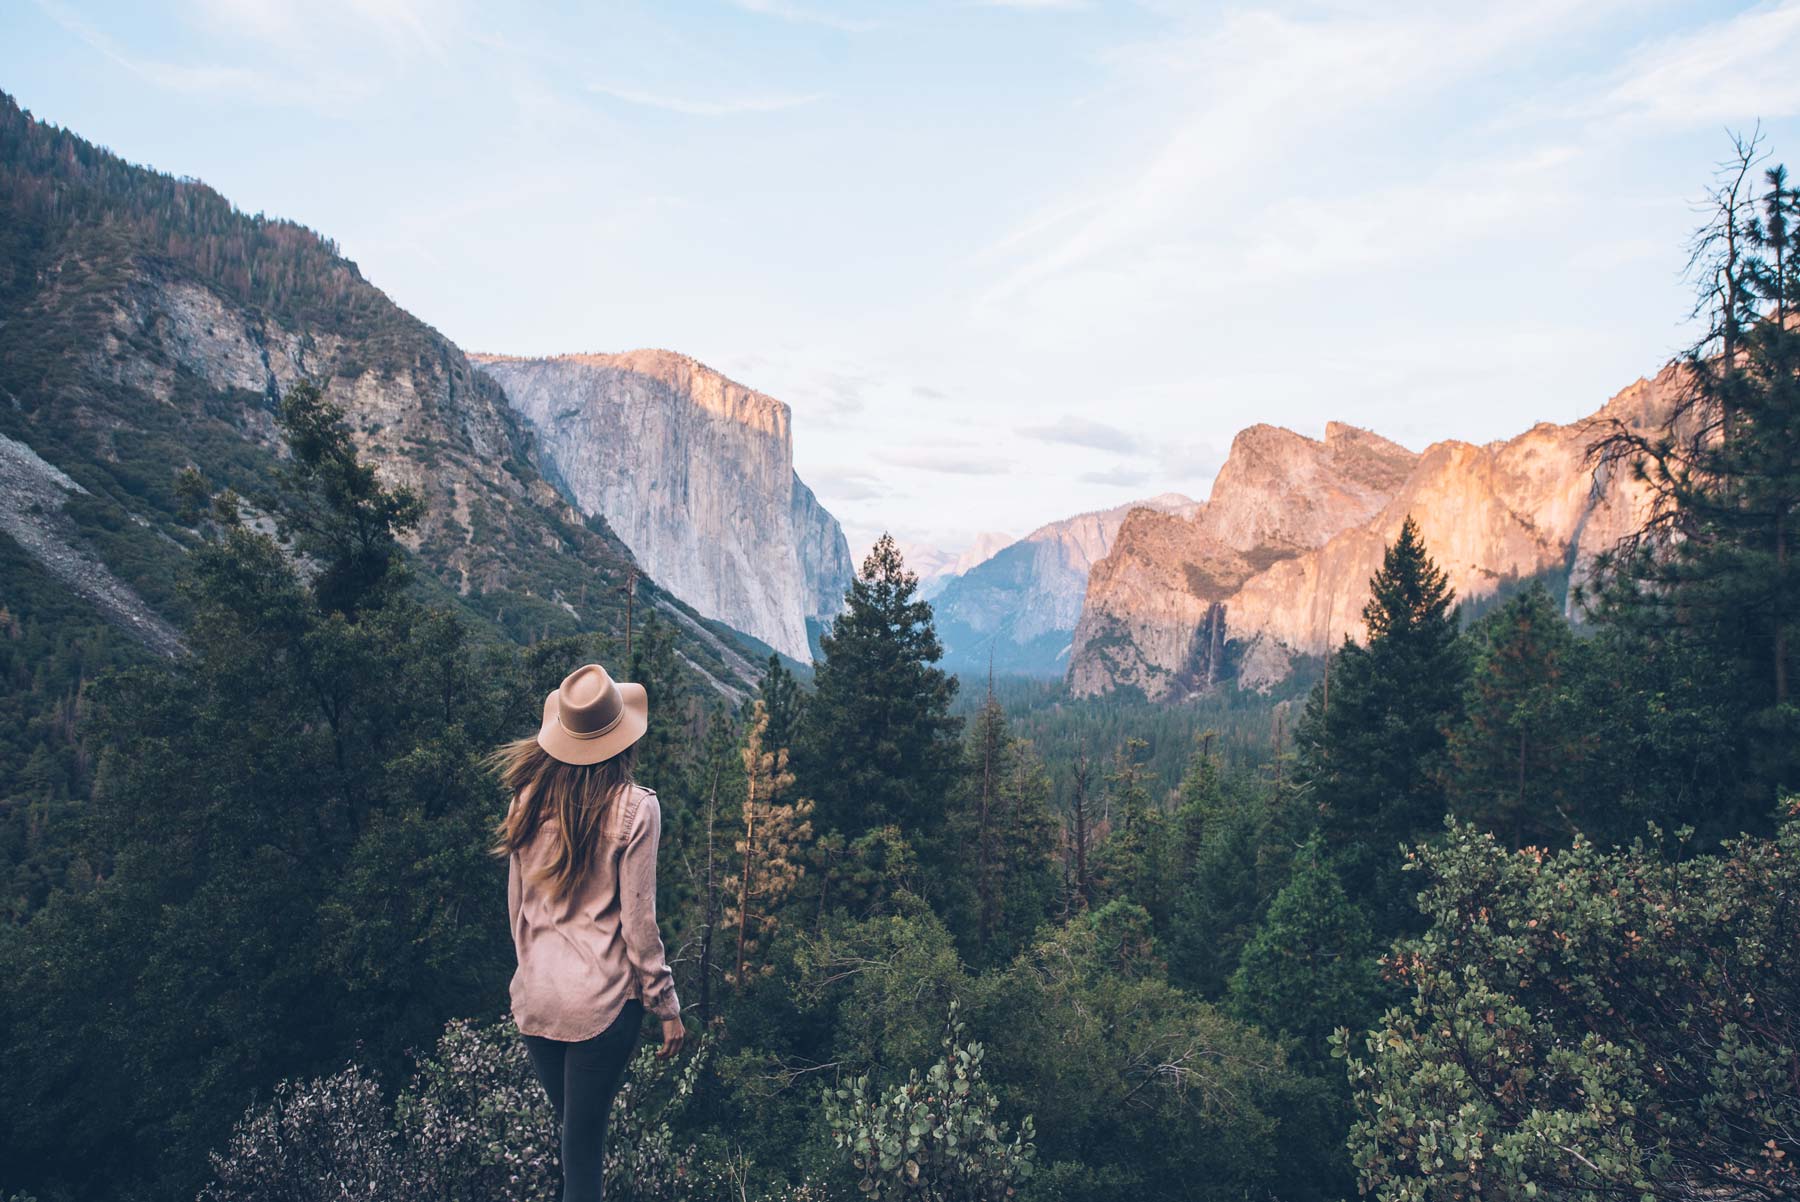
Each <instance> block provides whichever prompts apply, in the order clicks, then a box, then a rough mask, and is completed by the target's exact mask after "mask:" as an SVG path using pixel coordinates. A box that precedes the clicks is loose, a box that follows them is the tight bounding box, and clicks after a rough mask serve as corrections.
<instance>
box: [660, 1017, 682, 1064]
mask: <svg viewBox="0 0 1800 1202" xmlns="http://www.w3.org/2000/svg"><path fill="white" fill-rule="evenodd" d="M686 1042H687V1028H686V1027H684V1026H682V1025H681V1019H680V1018H679V1017H676V1018H665V1019H663V1045H662V1047H661V1049H660V1050H658V1051H657V1053H656V1058H657V1059H658V1060H667V1059H668V1058H669V1057H671V1056H673V1055H675V1054H676V1053H677V1052H679V1051H681V1045H682V1044H683V1043H686Z"/></svg>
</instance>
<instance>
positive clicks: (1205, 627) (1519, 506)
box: [1070, 368, 1680, 699]
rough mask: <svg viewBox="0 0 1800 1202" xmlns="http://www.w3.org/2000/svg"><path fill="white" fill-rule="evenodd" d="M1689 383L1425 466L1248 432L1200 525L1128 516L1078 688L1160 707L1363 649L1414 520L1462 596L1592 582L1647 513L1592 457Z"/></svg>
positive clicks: (1097, 604)
mask: <svg viewBox="0 0 1800 1202" xmlns="http://www.w3.org/2000/svg"><path fill="white" fill-rule="evenodd" d="M1679 386H1680V379H1679V372H1678V371H1677V370H1676V369H1675V368H1669V369H1666V370H1664V371H1663V372H1662V373H1661V374H1660V375H1658V376H1657V377H1656V378H1655V379H1654V380H1639V381H1638V382H1637V383H1635V384H1633V385H1632V386H1631V387H1629V388H1627V389H1625V390H1624V391H1623V392H1621V393H1619V394H1618V395H1617V396H1615V397H1614V398H1613V399H1612V400H1610V401H1609V402H1607V404H1606V405H1605V406H1604V407H1603V408H1602V409H1601V410H1600V411H1599V412H1598V413H1596V414H1593V415H1591V416H1590V417H1588V418H1585V419H1583V420H1581V421H1578V422H1572V423H1570V424H1568V425H1560V426H1559V425H1556V424H1554V423H1551V422H1540V423H1539V424H1537V425H1535V426H1533V427H1532V428H1531V429H1529V430H1527V431H1525V432H1524V433H1523V434H1520V435H1518V436H1516V437H1514V438H1510V439H1501V440H1497V441H1494V442H1490V443H1487V444H1486V445H1484V446H1475V445H1473V444H1471V443H1466V442H1458V441H1454V440H1452V441H1445V442H1439V443H1434V444H1432V445H1431V446H1429V447H1427V448H1426V449H1425V451H1424V452H1423V453H1421V454H1417V455H1415V454H1413V453H1412V452H1410V451H1407V450H1406V449H1405V448H1403V447H1399V446H1397V445H1395V444H1394V443H1391V442H1388V441H1387V440H1385V439H1382V438H1380V437H1378V436H1376V435H1374V434H1370V433H1369V432H1367V431H1364V430H1357V429H1355V428H1353V427H1348V426H1343V425H1340V424H1339V423H1335V422H1333V423H1331V424H1329V425H1328V426H1327V427H1326V435H1325V440H1324V441H1323V442H1315V441H1313V440H1311V439H1307V438H1303V437H1302V436H1300V435H1298V434H1294V433H1292V432H1290V431H1287V430H1279V429H1276V428H1274V427H1270V426H1254V427H1251V428H1250V429H1249V430H1246V431H1244V432H1243V433H1242V434H1240V435H1239V436H1238V438H1237V440H1236V441H1235V442H1234V443H1233V445H1232V451H1231V457H1230V459H1229V460H1228V461H1227V462H1226V464H1225V466H1224V467H1223V468H1222V469H1221V470H1220V472H1219V476H1218V479H1217V481H1216V482H1215V483H1214V486H1213V492H1212V496H1211V498H1210V499H1209V500H1208V501H1207V502H1206V504H1205V506H1204V507H1203V508H1202V509H1201V510H1200V512H1198V513H1197V514H1195V515H1194V516H1193V517H1191V518H1186V519H1182V518H1174V517H1170V516H1169V515H1165V514H1156V513H1150V512H1145V511H1140V512H1136V513H1133V514H1132V515H1131V516H1130V517H1129V518H1127V519H1126V521H1125V524H1124V525H1123V527H1122V528H1121V529H1120V531H1119V535H1118V538H1117V539H1115V540H1114V544H1113V548H1112V551H1111V553H1110V554H1109V555H1108V556H1107V557H1106V558H1105V559H1104V560H1102V561H1101V562H1100V563H1097V564H1096V565H1094V570H1093V572H1092V573H1091V574H1090V576H1089V581H1088V592H1087V598H1086V601H1085V603H1084V606H1083V610H1082V617H1081V624H1080V626H1079V627H1078V629H1077V631H1076V637H1075V651H1074V657H1073V662H1072V663H1071V665H1070V684H1071V687H1072V688H1073V690H1074V692H1075V693H1076V694H1077V695H1080V696H1094V695H1097V694H1101V693H1106V692H1110V691H1112V690H1114V689H1119V688H1125V687H1134V688H1137V689H1140V690H1142V691H1143V693H1144V694H1145V695H1146V696H1148V697H1150V698H1152V699H1169V698H1178V697H1181V696H1186V695H1191V694H1193V693H1197V692H1204V691H1206V690H1207V689H1210V688H1214V687H1217V686H1218V685H1219V684H1220V683H1222V682H1223V681H1224V680H1227V679H1231V680H1235V681H1236V683H1237V684H1238V685H1239V686H1240V687H1246V688H1266V687H1268V686H1269V685H1271V684H1273V683H1276V682H1278V681H1280V680H1282V679H1284V678H1285V677H1286V676H1287V674H1288V672H1289V669H1290V660H1291V657H1292V656H1293V655H1294V654H1312V655H1317V654H1322V653H1323V652H1324V650H1325V648H1326V646H1327V645H1328V644H1335V643H1337V642H1339V641H1341V640H1342V639H1343V638H1344V637H1345V636H1349V637H1350V638H1352V639H1355V640H1356V641H1358V642H1361V641H1363V639H1364V638H1365V637H1366V631H1365V629H1364V626H1363V621H1362V609H1363V606H1364V605H1365V604H1366V603H1367V602H1368V599H1369V578H1370V577H1371V576H1373V575H1374V574H1375V572H1376V570H1377V569H1378V568H1379V567H1380V566H1381V560H1382V554H1383V552H1384V550H1385V548H1386V547H1387V546H1388V544H1390V543H1392V542H1393V540H1394V538H1395V537H1396V536H1397V535H1398V533H1399V531H1400V527H1401V525H1402V523H1404V521H1405V520H1406V517H1407V515H1409V514H1410V515H1411V516H1412V517H1413V519H1414V520H1415V521H1417V522H1418V524H1419V529H1420V532H1421V534H1422V535H1423V538H1424V541H1425V545H1426V547H1427V549H1428V550H1429V552H1430V554H1431V557H1432V558H1433V559H1434V560H1435V561H1436V562H1437V564H1438V565H1439V566H1440V567H1441V568H1443V569H1444V571H1445V572H1446V574H1447V575H1448V577H1449V581H1450V584H1451V586H1452V587H1453V588H1454V589H1455V590H1456V594H1457V596H1458V597H1459V598H1460V599H1463V600H1468V601H1475V600H1480V599H1481V598H1484V597H1487V596H1491V595H1492V594H1493V593H1494V592H1495V591H1496V590H1497V589H1498V588H1499V587H1500V586H1501V585H1503V584H1505V583H1506V582H1508V581H1516V580H1521V579H1525V578H1528V577H1532V576H1537V575H1541V574H1546V573H1554V572H1557V571H1560V570H1566V571H1568V572H1569V576H1570V580H1571V582H1578V581H1580V580H1583V579H1585V578H1586V577H1587V575H1588V574H1589V572H1590V571H1591V568H1592V564H1593V562H1594V557H1595V556H1596V555H1597V554H1599V553H1600V552H1601V551H1604V550H1606V549H1608V548H1609V547H1611V546H1613V545H1614V544H1615V543H1616V542H1617V541H1618V540H1619V539H1620V538H1621V537H1623V536H1624V535H1626V534H1627V533H1629V532H1630V531H1632V530H1633V529H1636V528H1637V526H1638V525H1639V524H1640V523H1641V521H1642V519H1643V517H1644V514H1645V512H1646V507H1647V505H1648V496H1647V494H1646V492H1645V490H1644V488H1643V486H1642V485H1640V484H1638V483H1636V482H1634V481H1632V480H1631V479H1630V478H1629V476H1628V474H1627V473H1626V472H1625V471H1623V470H1622V469H1617V468H1601V469H1600V470H1598V471H1596V470H1595V468H1594V466H1593V465H1592V464H1591V463H1590V462H1589V460H1588V456H1587V449H1588V446H1589V444H1590V443H1592V442H1593V440H1594V439H1595V438H1596V437H1597V436H1598V435H1599V433H1600V432H1601V429H1602V426H1603V424H1604V423H1605V421H1606V420H1607V419H1617V420H1619V421H1621V422H1624V423H1625V424H1627V425H1629V426H1633V427H1636V428H1639V429H1647V428H1650V427H1652V426H1654V425H1655V424H1657V423H1658V422H1660V421H1661V420H1662V418H1663V416H1664V415H1665V414H1666V413H1667V412H1668V409H1669V406H1670V405H1671V404H1672V403H1673V401H1674V398H1675V396H1676V392H1677V390H1678V388H1679ZM1570 616H1571V617H1577V616H1579V615H1577V614H1575V613H1573V612H1571V614H1570Z"/></svg>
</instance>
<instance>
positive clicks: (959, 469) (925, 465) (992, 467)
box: [877, 447, 1012, 476]
mask: <svg viewBox="0 0 1800 1202" xmlns="http://www.w3.org/2000/svg"><path fill="white" fill-rule="evenodd" d="M877 458H879V459H880V460H881V461H882V462H883V463H891V464H893V465H894V466H895V467H910V468H915V469H917V470H919V471H923V472H942V473H943V474H945V475H950V476H1002V475H1005V474H1006V473H1007V472H1010V471H1011V470H1012V464H1010V463H1008V462H1007V461H1005V460H1004V459H996V458H993V457H992V456H988V455H979V454H969V453H968V452H965V451H955V450H946V449H940V448H937V447H898V448H895V449H893V450H890V451H882V452H880V453H879V454H878V455H877Z"/></svg>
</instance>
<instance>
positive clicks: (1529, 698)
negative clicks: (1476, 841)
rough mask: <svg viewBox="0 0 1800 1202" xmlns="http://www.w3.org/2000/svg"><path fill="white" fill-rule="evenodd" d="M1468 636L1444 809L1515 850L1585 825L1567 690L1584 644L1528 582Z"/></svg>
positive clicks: (1579, 734)
mask: <svg viewBox="0 0 1800 1202" xmlns="http://www.w3.org/2000/svg"><path fill="white" fill-rule="evenodd" d="M1474 633H1475V637H1474V640H1473V641H1474V642H1475V653H1474V665H1473V668H1472V670H1471V672H1470V678H1469V692H1468V698H1467V701H1466V714H1467V716H1466V719H1465V721H1463V722H1462V723H1461V724H1460V725H1459V726H1457V727H1456V729H1455V730H1454V731H1452V732H1451V736H1450V744H1449V750H1450V760H1451V764H1452V778H1453V786H1452V789H1453V794H1454V796H1453V805H1452V808H1453V809H1454V810H1455V811H1456V813H1457V815H1458V816H1459V817H1461V818H1462V819H1464V820H1465V821H1470V822H1475V823H1477V824H1478V825H1480V826H1482V827H1484V828H1485V829H1487V830H1491V831H1493V832H1494V833H1495V834H1497V835H1499V836H1500V837H1501V838H1503V839H1505V840H1506V841H1507V842H1508V843H1509V844H1510V845H1511V846H1513V847H1524V846H1526V845H1527V844H1528V843H1530V844H1537V845H1540V846H1547V845H1549V844H1552V843H1557V842H1564V841H1566V840H1567V839H1568V838H1569V837H1570V836H1571V835H1573V833H1574V832H1575V830H1576V829H1577V827H1585V826H1586V825H1587V824H1586V823H1585V821H1584V819H1585V815H1583V814H1582V813H1581V812H1580V811H1581V806H1582V803H1583V801H1584V797H1583V794H1582V790H1581V787H1580V786H1581V775H1580V773H1581V765H1582V763H1583V762H1584V760H1585V759H1586V751H1587V748H1586V744H1587V743H1588V742H1589V740H1588V737H1587V734H1586V730H1587V727H1586V724H1585V722H1584V721H1583V720H1582V719H1583V716H1582V715H1581V714H1580V713H1579V712H1577V706H1578V701H1577V694H1576V693H1575V692H1574V691H1573V689H1572V688H1571V685H1572V684H1573V683H1574V681H1573V680H1572V677H1573V676H1574V675H1575V674H1576V673H1578V672H1579V671H1580V666H1579V664H1578V662H1577V660H1578V657H1579V656H1580V653H1581V650H1582V649H1581V648H1580V647H1579V646H1578V645H1577V643H1576V641H1575V635H1574V632H1572V631H1571V630H1570V629H1569V624H1568V622H1567V621H1566V620H1565V619H1564V618H1563V616H1562V612H1561V611H1560V610H1559V609H1558V608H1557V605H1556V602H1555V601H1554V600H1553V599H1552V598H1551V596H1550V591H1549V590H1548V589H1546V588H1545V587H1544V586H1543V584H1542V583H1540V582H1535V581H1534V582H1533V583H1532V584H1531V586H1530V587H1528V588H1527V589H1526V590H1525V591H1524V592H1522V593H1520V594H1519V595H1518V596H1516V597H1514V598H1512V599H1511V600H1510V601H1508V602H1507V603H1506V604H1505V605H1504V606H1503V607H1501V608H1500V609H1499V610H1497V611H1496V612H1494V613H1493V614H1490V615H1488V617H1486V618H1484V619H1483V620H1482V622H1481V624H1480V626H1479V627H1478V628H1477V630H1476V631H1475V632H1474ZM1590 833H1591V828H1590Z"/></svg>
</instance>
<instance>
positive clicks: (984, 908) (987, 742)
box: [945, 685, 1057, 964]
mask: <svg viewBox="0 0 1800 1202" xmlns="http://www.w3.org/2000/svg"><path fill="white" fill-rule="evenodd" d="M964 781H965V785H964V788H963V789H962V790H960V791H959V794H958V796H959V806H958V809H957V811H956V813H955V814H954V815H953V816H952V818H951V821H950V824H949V825H950V830H951V832H952V835H953V841H952V846H953V847H954V848H955V850H956V862H957V866H958V868H959V870H960V871H959V872H958V874H957V877H958V880H960V881H966V882H967V887H966V888H964V889H958V888H955V887H951V888H948V889H946V890H945V893H947V894H948V895H949V897H950V899H951V905H950V906H949V907H947V908H948V909H950V910H951V911H952V912H953V913H954V912H955V911H957V910H962V909H972V910H973V911H974V913H973V915H972V916H971V917H970V918H969V919H967V920H966V921H962V920H959V921H957V922H955V923H953V924H952V925H953V926H959V927H963V928H965V929H966V928H972V930H969V933H968V935H966V936H965V938H964V941H965V944H966V945H967V946H970V947H971V948H972V954H971V957H970V958H971V959H972V960H973V961H974V962H975V963H978V964H993V963H999V962H1001V961H1004V960H1006V959H1008V958H1010V957H1011V955H1012V954H1013V953H1014V952H1016V951H1017V950H1018V948H1019V947H1020V946H1021V944H1022V943H1023V942H1024V941H1025V939H1027V938H1028V937H1029V936H1030V934H1031V932H1032V931H1033V930H1034V929H1035V928H1036V927H1037V924H1038V923H1039V922H1041V921H1042V920H1043V919H1044V918H1045V917H1046V916H1047V914H1048V913H1049V909H1050V906H1051V904H1052V901H1053V897H1054V894H1055V887H1056V872H1055V868H1056V837H1057V827H1056V822H1055V820H1054V819H1053V818H1052V817H1051V814H1050V778H1049V774H1048V773H1047V772H1046V770H1045V768H1044V764H1043V760H1042V759H1041V758H1040V757H1039V756H1038V754H1037V750H1036V748H1034V747H1033V746H1032V745H1031V743H1030V741H1029V740H1026V739H1020V738H1015V737H1014V736H1013V735H1012V732H1011V730H1010V728H1009V726H1008V723H1007V720H1006V713H1005V710H1004V708H1003V707H1002V706H1001V705H1000V702H999V700H998V698H996V697H995V696H994V693H993V689H992V686H991V685H990V686H989V690H988V695H987V700H986V701H984V702H983V703H982V707H981V709H980V710H979V711H978V712H977V714H976V717H975V723H974V726H973V728H972V729H971V731H970V737H969V741H968V746H967V749H966V764H965V768H964ZM959 895H960V896H959Z"/></svg>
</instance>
